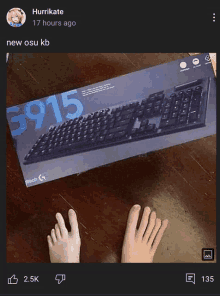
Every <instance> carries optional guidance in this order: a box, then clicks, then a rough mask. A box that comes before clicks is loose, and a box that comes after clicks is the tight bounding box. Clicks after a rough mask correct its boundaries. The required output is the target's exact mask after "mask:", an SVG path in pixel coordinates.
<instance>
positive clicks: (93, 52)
mask: <svg viewBox="0 0 220 296" xmlns="http://www.w3.org/2000/svg"><path fill="white" fill-rule="evenodd" d="M36 6H37V5H36ZM39 7H40V6H39ZM216 15H217V13H216ZM5 18H6V20H5V28H7V30H6V32H7V36H5V40H4V41H5V53H4V58H5V57H6V61H4V64H5V65H4V67H5V73H4V76H3V78H4V81H5V85H4V87H5V89H4V94H5V97H4V100H5V105H4V110H3V111H4V116H5V117H4V118H5V123H6V137H5V139H6V160H5V169H4V171H5V175H6V179H5V183H6V186H5V189H6V190H5V192H6V194H5V210H6V211H5V210H4V211H5V219H6V227H5V228H6V236H5V237H6V241H5V246H6V258H5V264H6V266H7V275H6V277H5V282H4V286H5V289H6V290H5V291H6V292H7V293H15V294H16V293H18V291H22V292H23V291H24V293H30V292H34V291H35V292H37V293H43V292H44V293H45V292H47V293H49V292H50V289H53V290H55V292H56V293H63V294H65V293H73V294H74V293H78V294H83V293H94V292H95V293H97V292H99V293H102V292H103V291H105V292H109V293H112V294H114V293H116V288H115V287H116V286H117V287H119V286H120V288H119V292H121V293H123V292H124V291H126V293H132V291H133V292H134V293H137V291H136V290H135V289H134V288H133V287H134V286H133V284H132V282H133V281H134V278H136V277H137V278H139V280H140V279H141V282H142V284H140V287H138V293H139V294H140V293H141V292H142V293H149V292H151V293H152V291H153V293H156V292H157V293H158V292H159V288H160V287H158V288H155V284H153V283H155V276H156V275H157V279H159V281H160V283H161V288H162V287H164V290H163V292H164V293H165V290H166V289H167V291H168V288H170V279H169V278H170V277H171V276H175V283H178V285H181V287H184V288H183V289H184V291H190V290H191V291H193V292H196V291H198V289H199V287H202V289H203V292H207V291H208V290H209V289H210V291H213V290H214V289H215V288H216V287H217V281H218V275H217V273H216V267H217V264H218V262H217V228H216V225H217V222H216V220H217V217H216V216H217V215H216V211H217V200H216V156H217V153H216V117H217V113H216V112H217V101H216V99H217V95H216V93H217V84H216V83H217V79H216V78H217V51H216V50H213V49H214V47H210V50H203V51H202V50H201V52H199V53H191V52H188V51H192V50H191V48H190V47H188V49H187V50H185V51H183V50H182V51H183V52H180V51H178V50H175V47H173V50H170V51H168V50H167V51H165V52H160V50H156V49H155V50H154V52H153V51H152V52H150V51H149V50H148V49H147V48H146V47H144V46H141V47H139V46H138V47H137V49H136V50H134V49H133V48H132V49H133V50H132V49H131V48H130V47H129V45H126V46H125V45H124V48H123V46H122V47H121V43H120V42H119V43H120V44H119V45H118V47H117V46H116V47H115V46H113V48H114V50H112V47H111V46H110V43H109V35H108V36H106V35H107V33H106V35H99V38H98V32H96V36H94V35H93V34H94V29H97V27H99V26H95V25H94V28H93V24H92V22H91V20H92V19H93V18H92V16H91V14H90V16H88V18H87V17H85V15H84V14H83V13H81V12H80V13H78V12H75V10H74V9H73V10H72V11H71V8H70V7H61V5H60V8H56V9H54V8H47V7H45V8H44V7H42V6H41V7H40V8H37V7H25V6H24V7H21V8H19V7H8V9H6V11H5ZM94 18H96V22H95V24H96V25H97V20H98V16H97V17H94ZM216 18H217V17H216ZM213 23H214V22H213ZM108 28H109V27H108ZM113 28H114V27H113ZM100 32H101V31H100ZM114 34H116V35H117V31H116V30H115V29H114ZM93 36H94V40H95V41H97V40H98V43H97V44H95V45H94V43H93V42H92V41H94V40H93ZM104 40H106V44H105V46H104V45H103V42H104ZM128 43H129V42H128ZM128 43H127V42H126V43H125V44H128ZM79 44H80V45H79ZM99 48H101V49H103V50H102V51H100V50H99ZM178 48H179V47H178ZM180 48H181V47H180ZM121 49H123V50H121ZM183 49H185V46H184V47H183ZM199 49H203V47H202V46H201V47H200V48H199ZM121 51H123V52H121ZM4 134H5V130H4ZM24 263H31V264H24ZM36 263H44V264H36ZM51 263H63V264H61V265H60V264H51ZM64 263H71V264H64ZM74 263H78V264H74ZM80 263H90V264H80ZM91 263H92V264H91ZM98 263H120V264H104V265H103V264H98ZM121 263H133V264H121ZM134 263H135V264H134ZM149 263H157V264H149ZM198 263H200V264H198ZM107 274H109V277H108V276H107ZM97 276H98V277H99V279H100V280H99V282H100V281H101V282H102V284H98V283H97V282H96V281H95V278H97ZM146 277H147V278H148V280H147V282H148V285H149V286H150V287H149V291H143V288H144V283H146ZM82 278H84V279H85V281H86V282H87V285H83V286H82V284H80V282H81V281H82ZM109 278H111V279H114V283H115V284H114V285H113V286H112V287H109V288H108V289H105V288H106V287H107V285H108V281H109ZM119 278H120V279H119ZM128 279H129V280H128ZM73 282H74V291H72V288H71V285H72V284H73ZM127 282H128V283H129V284H127V288H125V290H124V288H121V286H122V287H125V286H126V283H127ZM104 283H105V284H104ZM130 283H131V284H130ZM178 285H176V286H175V285H174V286H173V287H172V289H173V292H176V293H180V292H181V291H180V289H179V288H178ZM104 286H105V287H104ZM138 293H137V294H138ZM210 295H211V294H210Z"/></svg>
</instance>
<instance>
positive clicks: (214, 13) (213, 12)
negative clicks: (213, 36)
mask: <svg viewBox="0 0 220 296" xmlns="http://www.w3.org/2000/svg"><path fill="white" fill-rule="evenodd" d="M213 22H215V13H214V12H213Z"/></svg>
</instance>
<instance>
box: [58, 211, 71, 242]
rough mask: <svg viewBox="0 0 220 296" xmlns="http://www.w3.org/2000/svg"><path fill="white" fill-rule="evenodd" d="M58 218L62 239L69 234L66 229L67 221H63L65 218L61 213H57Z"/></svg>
mask: <svg viewBox="0 0 220 296" xmlns="http://www.w3.org/2000/svg"><path fill="white" fill-rule="evenodd" d="M56 218H57V221H58V225H59V227H60V232H61V235H62V237H64V236H66V235H67V234H68V231H67V229H66V225H65V221H64V219H63V216H62V215H61V214H60V213H57V214H56Z"/></svg>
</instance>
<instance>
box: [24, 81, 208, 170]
mask: <svg viewBox="0 0 220 296" xmlns="http://www.w3.org/2000/svg"><path fill="white" fill-rule="evenodd" d="M209 83H210V78H209V77H205V78H202V79H198V80H194V81H191V82H188V83H185V84H181V85H178V86H175V87H173V88H171V89H168V90H164V91H160V92H157V93H153V94H151V95H149V96H148V97H147V98H143V99H141V100H140V99H139V100H136V101H130V102H128V103H126V104H121V105H116V106H111V107H109V108H106V109H101V110H99V111H96V112H93V113H90V114H86V115H83V116H80V117H78V118H75V119H70V120H68V121H66V122H64V123H62V124H61V125H59V126H57V127H55V126H51V127H50V129H49V131H48V132H47V133H46V134H43V135H41V136H40V138H39V139H38V140H37V142H36V143H35V144H34V146H33V147H32V149H31V150H30V151H29V152H28V154H27V155H26V156H25V158H24V164H25V165H26V164H32V163H37V162H41V161H45V160H51V159H55V158H60V157H64V156H69V155H74V154H77V153H82V152H86V151H91V150H95V149H102V148H105V147H110V146H116V145H121V144H124V143H129V142H133V141H139V140H144V139H148V138H153V137H160V136H164V135H167V134H173V133H177V132H181V131H186V130H190V129H196V128H200V127H204V126H205V119H206V109H207V102H208V93H209Z"/></svg>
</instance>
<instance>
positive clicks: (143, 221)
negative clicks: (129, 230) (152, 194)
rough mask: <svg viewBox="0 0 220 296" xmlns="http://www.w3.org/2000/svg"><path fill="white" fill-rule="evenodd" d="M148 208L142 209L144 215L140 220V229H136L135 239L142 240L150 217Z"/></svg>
mask: <svg viewBox="0 0 220 296" xmlns="http://www.w3.org/2000/svg"><path fill="white" fill-rule="evenodd" d="M150 211H151V210H150V208H149V207H145V208H144V213H143V216H142V219H141V224H140V227H139V229H138V232H137V239H141V240H142V238H143V235H144V232H145V230H146V227H147V224H148V220H149V216H150Z"/></svg>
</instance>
